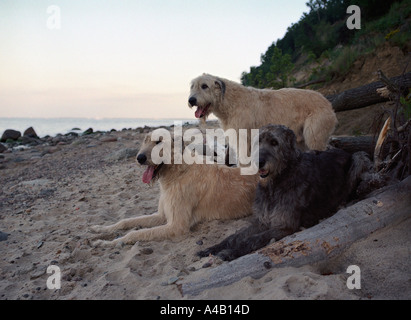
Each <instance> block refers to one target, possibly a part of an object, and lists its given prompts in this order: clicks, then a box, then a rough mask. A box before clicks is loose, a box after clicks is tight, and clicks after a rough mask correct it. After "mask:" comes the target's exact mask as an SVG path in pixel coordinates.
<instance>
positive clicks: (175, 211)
mask: <svg viewBox="0 0 411 320" xmlns="http://www.w3.org/2000/svg"><path fill="white" fill-rule="evenodd" d="M171 140H172V141H171V143H170V145H171V150H169V151H170V152H171V154H172V155H173V154H174V141H173V139H172V138H171ZM160 143H163V144H164V143H166V141H165V140H164V139H163V140H161V141H152V133H149V134H147V136H146V137H145V139H144V142H143V144H142V146H141V149H140V151H139V153H138V154H137V161H138V162H139V163H140V164H141V165H143V166H146V167H147V169H146V171H145V172H144V173H143V177H142V178H143V182H144V183H152V182H153V181H154V180H155V179H158V181H159V183H160V200H159V204H158V212H157V213H154V214H152V215H148V216H139V217H136V218H130V219H124V220H121V221H119V222H117V223H116V224H113V225H110V226H94V227H92V229H91V230H92V231H94V232H104V233H115V232H116V231H117V230H125V229H132V228H136V227H139V228H143V229H140V230H134V231H131V232H129V233H128V234H126V235H125V236H123V237H121V238H118V239H115V240H113V241H103V240H98V241H96V242H95V243H94V245H97V246H99V245H103V246H110V245H115V244H117V243H126V244H134V243H135V242H136V241H139V240H144V241H147V240H163V239H169V238H172V237H176V236H179V235H183V234H185V233H186V232H188V231H189V229H190V227H191V226H193V225H194V224H196V223H198V222H200V221H209V220H213V219H234V218H240V217H245V216H247V215H250V214H251V213H252V204H253V200H254V196H255V189H256V186H257V183H258V179H259V178H258V175H241V174H240V168H230V167H227V166H224V165H217V164H196V163H193V164H191V165H189V164H186V163H184V162H183V163H182V164H175V163H174V158H172V159H171V163H170V164H166V163H161V164H156V163H154V162H153V159H152V154H153V153H152V150H153V148H154V147H155V146H157V145H158V144H160ZM159 147H161V145H160V146H159Z"/></svg>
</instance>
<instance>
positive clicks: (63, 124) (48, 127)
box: [0, 118, 197, 137]
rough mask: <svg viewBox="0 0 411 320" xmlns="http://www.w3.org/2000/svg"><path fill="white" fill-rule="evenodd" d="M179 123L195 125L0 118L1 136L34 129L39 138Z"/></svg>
mask: <svg viewBox="0 0 411 320" xmlns="http://www.w3.org/2000/svg"><path fill="white" fill-rule="evenodd" d="M175 121H179V122H178V123H180V124H181V123H186V122H189V123H195V122H197V120H193V119H86V118H49V119H42V118H0V135H1V134H3V132H4V131H5V130H7V129H14V130H18V131H20V132H21V134H23V132H24V130H26V129H27V128H29V127H33V128H34V130H35V131H36V133H37V135H38V136H39V137H44V136H46V135H49V136H55V135H56V134H58V133H61V134H66V133H68V132H70V131H73V130H72V129H73V128H79V129H80V130H79V131H75V132H78V133H81V132H83V131H85V130H87V129H88V128H93V130H94V131H110V130H111V129H116V130H121V129H123V128H127V129H129V128H131V129H136V128H138V127H144V126H149V127H159V126H169V125H172V124H174V122H175Z"/></svg>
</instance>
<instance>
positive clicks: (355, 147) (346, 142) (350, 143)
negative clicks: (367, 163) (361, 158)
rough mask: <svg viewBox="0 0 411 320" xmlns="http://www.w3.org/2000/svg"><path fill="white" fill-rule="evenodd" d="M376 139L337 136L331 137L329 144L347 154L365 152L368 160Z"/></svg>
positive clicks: (371, 137) (370, 137) (372, 153)
mask: <svg viewBox="0 0 411 320" xmlns="http://www.w3.org/2000/svg"><path fill="white" fill-rule="evenodd" d="M375 142H376V139H375V138H374V137H373V136H358V137H351V136H339V137H331V139H330V141H329V143H330V145H331V146H333V147H335V148H339V149H342V150H344V151H346V152H348V153H351V154H353V153H355V152H358V151H365V152H366V153H367V154H368V155H369V156H370V158H372V157H373V155H374V149H375Z"/></svg>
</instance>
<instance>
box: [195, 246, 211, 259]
mask: <svg viewBox="0 0 411 320" xmlns="http://www.w3.org/2000/svg"><path fill="white" fill-rule="evenodd" d="M210 254H211V255H212V254H213V253H212V250H211V248H208V249H205V250H202V251H198V252H197V256H199V257H200V258H204V257H208V256H209V255H210Z"/></svg>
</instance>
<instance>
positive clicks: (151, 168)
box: [143, 166, 154, 183]
mask: <svg viewBox="0 0 411 320" xmlns="http://www.w3.org/2000/svg"><path fill="white" fill-rule="evenodd" d="M153 174H154V166H148V167H147V170H146V171H144V173H143V182H144V183H149V182H150V181H151V179H153Z"/></svg>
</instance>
